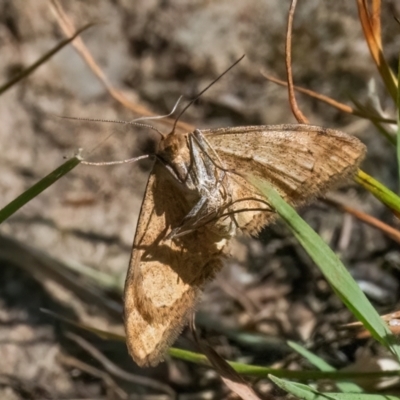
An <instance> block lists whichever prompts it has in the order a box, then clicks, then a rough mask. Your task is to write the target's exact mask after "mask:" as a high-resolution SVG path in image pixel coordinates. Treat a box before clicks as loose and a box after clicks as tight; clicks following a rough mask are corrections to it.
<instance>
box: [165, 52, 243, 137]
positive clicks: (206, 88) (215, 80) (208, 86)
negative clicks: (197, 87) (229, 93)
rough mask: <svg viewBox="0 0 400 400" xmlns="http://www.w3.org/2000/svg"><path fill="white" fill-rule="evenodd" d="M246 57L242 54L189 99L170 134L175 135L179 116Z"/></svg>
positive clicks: (180, 115) (177, 118)
mask: <svg viewBox="0 0 400 400" xmlns="http://www.w3.org/2000/svg"><path fill="white" fill-rule="evenodd" d="M244 57H245V54H243V55H242V57H240V58H239V59H238V60H236V61H235V62H234V63H233V64H232V65H231V66H230V67H229V68H228V69H226V70H225V71H224V72H223V73H222V74H221V75H220V76H218V77H217V78H216V79H214V80H213V81H212V82H211V83H210V84H209V85H207V86H206V87H205V88H204V89H203V90H202V91H201V92H200V93H198V94H197V95H196V97H194V98H193V99H192V100H190V101H189V103H188V104H187V105H186V106H185V107H184V108H183V110H182V111H181V112H180V113H179V114H178V116H177V117H176V120H175V122H174V125H173V126H172V131H171V133H170V135H173V134H174V132H175V128H176V125H177V123H178V121H179V118H180V117H182V115H183V113H184V112H185V111H186V110H187V109H188V108H189V107H190V106H191V105H192V104H193V103H194V102H195V101H196V100H197V99H199V97H200V96H201V95H202V94H203V93H204V92H206V91H207V90H208V89H209V88H210V87H211V86H212V85H214V83H216V82H218V81H219V80H220V79H221V78H222V77H223V76H224V75H225V74H227V73H228V72H229V71H230V70H231V69H232V68H233V67H235V66H236V64H239V62H240V61H242V60H243V58H244Z"/></svg>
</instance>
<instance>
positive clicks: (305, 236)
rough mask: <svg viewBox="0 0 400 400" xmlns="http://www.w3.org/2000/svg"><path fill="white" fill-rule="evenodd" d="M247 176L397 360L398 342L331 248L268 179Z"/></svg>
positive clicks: (334, 287)
mask: <svg viewBox="0 0 400 400" xmlns="http://www.w3.org/2000/svg"><path fill="white" fill-rule="evenodd" d="M247 179H248V180H249V182H250V183H252V184H253V185H254V186H255V187H256V188H258V189H259V190H260V192H261V193H262V194H263V195H264V196H265V197H266V198H267V199H268V202H269V203H270V204H271V205H272V207H273V208H274V209H275V210H276V211H277V213H278V214H279V216H280V217H281V218H282V219H283V220H284V221H285V222H286V223H287V225H288V226H289V228H290V229H291V231H292V232H293V234H294V235H295V237H296V238H297V240H298V241H299V242H300V244H301V245H302V247H303V248H304V249H305V250H306V251H307V253H308V254H309V256H310V257H311V258H312V260H313V261H314V262H315V263H316V264H317V266H318V267H319V269H320V270H321V272H322V273H323V274H324V276H325V278H326V279H327V280H328V282H329V283H330V285H331V287H332V288H333V290H334V291H335V293H336V294H337V295H338V296H339V298H340V299H341V300H342V302H343V303H344V304H345V305H346V307H347V308H348V309H349V310H350V311H351V312H352V313H353V314H354V315H355V317H356V318H357V319H358V320H359V321H361V322H362V323H363V324H364V326H365V327H366V328H367V329H368V330H369V331H370V332H371V335H372V336H373V337H374V338H375V339H376V340H377V341H379V342H380V343H381V344H382V345H384V346H385V347H387V348H389V349H390V350H391V352H392V353H393V354H395V355H396V356H397V358H398V359H399V360H400V346H399V344H397V340H396V338H395V337H394V336H393V335H392V333H391V332H390V330H389V328H388V327H387V326H386V324H385V323H384V322H383V321H382V319H381V318H380V316H379V314H378V313H377V312H376V310H375V309H374V307H373V306H372V305H371V303H370V302H369V301H368V299H367V298H366V296H365V294H364V293H363V292H362V291H361V289H360V288H359V286H358V285H357V283H356V282H355V281H354V279H353V278H352V277H351V275H350V273H349V272H348V271H347V269H346V268H345V267H344V265H343V264H342V263H341V261H340V260H339V258H338V257H337V256H336V254H335V253H334V252H333V251H332V250H331V248H330V247H329V246H328V245H327V244H326V243H325V242H324V241H323V240H322V239H321V237H320V236H319V235H318V234H317V233H316V232H315V231H314V230H313V229H312V228H311V227H310V226H309V225H307V223H306V222H305V221H304V220H303V219H302V218H301V217H300V216H299V215H298V214H297V213H296V211H295V210H294V209H293V208H292V207H291V206H289V205H288V204H287V203H286V202H285V201H284V200H283V199H282V198H281V196H280V195H279V194H278V193H277V192H276V190H275V189H274V188H273V187H272V186H271V185H270V184H269V183H268V182H266V181H262V180H260V179H257V178H255V177H251V176H248V177H247Z"/></svg>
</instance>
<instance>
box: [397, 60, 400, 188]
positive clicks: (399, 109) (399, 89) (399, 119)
mask: <svg viewBox="0 0 400 400" xmlns="http://www.w3.org/2000/svg"><path fill="white" fill-rule="evenodd" d="M397 81H398V82H400V54H399V67H398V80H397ZM397 168H398V171H399V172H398V179H399V182H400V85H399V86H398V87H397Z"/></svg>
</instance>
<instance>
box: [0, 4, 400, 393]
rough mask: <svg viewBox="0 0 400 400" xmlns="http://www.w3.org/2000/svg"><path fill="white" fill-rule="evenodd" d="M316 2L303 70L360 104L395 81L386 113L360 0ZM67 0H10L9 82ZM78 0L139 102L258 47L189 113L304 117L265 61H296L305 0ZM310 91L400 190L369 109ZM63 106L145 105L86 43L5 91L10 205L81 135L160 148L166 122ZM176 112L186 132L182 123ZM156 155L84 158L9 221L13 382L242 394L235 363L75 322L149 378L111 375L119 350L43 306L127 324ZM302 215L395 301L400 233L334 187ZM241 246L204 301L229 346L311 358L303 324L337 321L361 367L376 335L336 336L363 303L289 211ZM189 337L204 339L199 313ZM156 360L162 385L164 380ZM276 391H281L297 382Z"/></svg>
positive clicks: (8, 330) (212, 325)
mask: <svg viewBox="0 0 400 400" xmlns="http://www.w3.org/2000/svg"><path fill="white" fill-rule="evenodd" d="M299 3H300V4H299V5H298V8H297V11H296V16H295V23H294V31H293V54H292V57H293V74H294V79H295V83H296V84H298V85H299V86H303V87H307V88H309V89H312V90H315V91H317V92H319V93H322V94H325V95H327V96H331V97H333V98H335V99H337V100H339V101H341V102H343V103H347V104H352V103H351V99H356V100H359V101H361V100H362V101H363V102H364V101H366V99H368V98H371V97H374V98H379V99H380V102H381V107H382V109H383V110H384V112H385V113H386V115H388V116H392V117H393V115H394V114H393V112H394V110H393V109H391V108H390V107H391V103H390V101H389V99H388V98H386V94H385V92H384V90H383V88H382V87H381V83H380V80H379V78H378V74H377V71H376V67H375V65H374V64H373V62H372V61H371V59H370V55H369V50H368V47H367V45H366V43H365V41H364V38H363V34H362V29H361V27H360V24H359V21H358V16H357V7H356V3H355V2H350V1H336V2H321V1H316V0H304V1H301V2H299ZM54 4H55V3H53V2H51V1H45V0H36V1H34V2H26V1H23V0H13V1H7V0H3V1H0V54H1V56H0V76H1V80H2V82H5V81H7V80H8V79H10V78H11V77H12V76H14V75H15V74H16V73H17V72H18V71H21V70H22V69H23V68H26V67H27V66H29V65H30V64H32V63H33V62H34V61H36V60H37V59H38V58H39V57H40V56H42V55H43V54H44V53H45V52H46V51H48V50H49V49H50V48H52V47H53V46H55V45H56V44H57V43H58V42H59V41H61V40H62V39H63V38H64V37H65V36H64V33H63V31H62V29H61V27H60V24H59V17H57V15H56V14H55V13H54ZM61 4H62V6H63V8H64V12H65V13H66V15H67V16H68V17H69V18H70V19H71V21H73V23H74V25H75V27H76V28H79V27H81V26H83V25H85V24H87V23H89V22H97V23H98V24H97V25H96V26H94V27H92V28H90V29H89V30H87V31H85V32H84V33H83V34H82V35H81V37H82V39H83V41H84V43H85V44H86V46H87V48H88V51H89V52H90V53H91V54H92V56H93V58H94V59H95V60H96V62H97V63H98V65H99V67H100V68H101V70H102V71H103V73H104V74H105V75H106V76H107V78H108V80H109V82H110V83H111V84H112V86H113V87H114V88H116V89H117V90H119V91H120V92H121V93H123V95H124V96H126V98H127V99H129V101H130V102H131V103H132V104H136V105H138V108H137V110H138V109H139V106H141V107H143V109H148V110H151V111H153V112H154V113H155V114H160V115H162V114H168V113H169V112H170V111H171V109H172V108H173V106H174V104H175V103H176V101H177V99H178V98H179V96H181V95H183V96H184V97H185V98H186V99H188V98H191V97H193V96H194V95H195V94H196V93H198V92H199V91H200V90H201V89H202V88H204V87H205V86H206V85H207V84H208V83H210V81H212V80H213V79H215V78H216V77H217V76H218V75H219V74H220V73H221V72H223V71H224V70H225V69H226V68H228V67H229V66H230V65H231V64H232V63H233V62H234V61H235V60H237V59H238V58H239V57H240V56H241V55H243V54H245V55H246V57H245V59H244V60H243V61H242V62H241V63H239V65H238V66H236V67H235V68H234V69H233V70H232V71H231V72H229V74H228V75H227V76H225V77H224V78H223V79H222V80H220V81H219V82H218V83H217V84H215V85H214V86H213V87H212V88H211V89H210V90H208V91H207V92H206V93H205V94H204V95H203V96H202V97H201V99H200V100H199V101H197V102H196V103H195V104H194V105H193V106H192V107H191V108H190V109H189V110H188V111H187V112H186V113H185V115H184V117H183V118H182V120H183V121H184V122H187V123H189V124H192V125H194V126H196V127H197V128H200V129H201V128H209V127H222V126H238V125H257V124H279V123H295V122H296V121H295V119H294V118H293V116H292V114H291V111H290V107H289V104H288V100H287V92H286V89H285V88H282V87H279V86H277V85H275V84H273V83H270V82H267V80H266V79H265V78H264V77H263V76H262V75H261V74H260V70H265V71H267V72H268V73H269V74H271V75H273V76H276V77H279V78H281V79H285V66H284V47H285V46H284V44H285V33H286V19H287V12H288V8H289V2H288V1H279V0H268V1H266V0H265V1H259V0H248V1H246V2H243V1H239V0H225V1H224V0H221V1H209V0H208V1H207V0H197V1H193V0H191V1H188V0H179V1H168V0H150V1H149V0H146V1H145V0H138V1H135V2H131V1H126V0H114V1H102V2H98V1H92V0H88V1H85V2H77V1H75V2H67V1H64V2H61ZM52 7H53V8H52ZM382 7H383V8H382V29H383V43H384V49H385V55H386V57H387V60H388V62H389V64H390V65H391V66H392V68H393V69H394V70H396V69H397V67H396V66H397V63H398V53H399V49H400V30H399V25H398V24H397V22H396V21H395V19H394V18H393V16H394V15H397V16H399V15H400V3H399V2H397V1H394V0H393V1H386V2H384V4H383V5H382ZM297 99H298V102H299V104H300V107H301V109H302V111H303V112H304V113H305V115H307V117H308V118H309V119H310V122H311V123H312V124H315V125H322V126H326V127H330V128H337V129H340V130H342V131H345V132H348V133H350V134H353V135H356V136H357V137H358V138H360V139H361V140H362V141H363V142H364V143H365V144H366V145H367V146H368V156H367V159H366V161H365V162H364V164H363V169H365V170H366V171H367V172H368V173H370V174H372V175H373V176H374V177H375V178H377V179H379V180H380V181H382V182H383V183H384V184H386V185H387V186H388V187H389V188H391V189H392V190H397V187H396V180H397V177H396V168H397V167H396V163H395V149H394V148H391V147H390V146H389V145H388V144H387V142H386V141H385V139H384V138H382V137H381V136H380V135H379V134H378V133H377V131H376V130H375V128H374V127H373V126H372V125H371V124H370V123H369V122H368V121H367V120H363V119H360V118H356V117H353V116H349V115H346V114H343V113H340V112H339V111H337V110H335V109H333V108H330V107H328V106H327V105H324V104H321V103H319V102H318V101H316V100H315V99H311V98H309V97H306V96H304V95H300V94H299V95H298V96H297ZM60 116H72V117H77V118H95V119H98V118H100V119H118V120H126V121H129V120H132V119H134V118H137V117H140V116H142V115H141V114H140V112H136V113H135V112H133V111H132V110H129V109H128V108H126V107H124V106H123V105H121V103H119V102H117V101H115V99H113V98H112V97H111V96H110V94H109V91H108V90H107V89H106V87H105V86H104V85H103V84H102V83H101V82H100V81H99V79H98V78H97V77H96V76H95V74H94V73H93V71H92V70H91V69H90V68H89V67H88V65H87V63H85V62H84V61H83V60H82V58H81V57H80V55H79V54H78V53H77V52H76V51H75V49H74V48H73V47H72V46H67V47H66V48H64V49H63V50H62V51H61V52H60V53H58V54H56V55H55V56H54V57H53V58H51V60H49V61H48V62H47V63H46V64H45V65H43V66H41V67H40V68H39V69H38V70H37V71H36V72H35V73H34V74H32V75H31V76H30V77H29V78H27V79H26V80H24V81H22V82H21V83H19V84H18V85H16V86H14V87H13V88H11V89H10V90H9V91H7V92H6V93H5V94H3V95H2V96H1V97H0V143H1V148H2V154H1V157H0V168H1V173H0V193H1V200H0V207H3V206H4V205H6V204H8V203H9V202H10V201H11V200H13V199H14V198H15V197H16V196H18V195H19V194H20V193H22V192H23V191H24V190H26V189H27V188H29V187H30V186H31V185H32V184H34V183H35V182H37V181H38V180H39V179H41V178H42V177H43V176H45V175H46V174H48V173H50V172H51V171H52V170H54V169H55V168H56V167H57V166H59V165H60V164H61V163H63V162H64V158H65V157H67V158H68V157H71V156H73V155H74V154H76V152H77V151H78V149H83V152H84V154H86V156H87V159H89V160H91V161H107V160H123V159H126V158H130V157H135V156H138V155H141V154H146V153H151V152H152V151H154V149H155V139H156V138H157V136H156V135H154V133H151V132H148V131H147V130H143V129H137V128H135V127H133V126H130V127H129V126H128V127H127V126H125V125H117V124H110V123H94V122H87V121H72V120H66V119H62V118H60ZM160 126H161V127H160V129H163V130H164V131H165V132H168V127H167V126H165V125H164V126H162V125H160ZM150 169H151V162H150V161H143V162H142V161H141V162H138V163H136V164H133V165H132V164H130V165H122V166H115V167H90V166H84V165H80V166H78V167H77V168H75V169H74V170H73V171H72V172H71V173H69V174H68V175H66V176H65V177H64V178H62V179H61V180H60V181H58V182H57V183H55V184H54V185H53V186H52V187H50V188H49V189H48V190H46V191H45V192H43V193H42V194H41V195H40V196H38V197H37V198H35V199H34V200H33V201H31V202H30V203H29V204H27V205H26V206H25V207H24V208H23V209H21V210H20V211H19V212H17V213H16V214H15V215H14V216H13V217H12V218H10V219H8V220H7V221H6V222H5V223H3V224H2V225H1V227H0V234H1V241H0V264H1V268H0V354H1V357H2V362H1V363H0V395H1V398H2V399H18V398H96V399H97V398H98V399H100V398H101V399H103V398H104V399H108V398H110V399H111V398H123V394H124V393H129V394H130V395H131V398H144V399H145V398H152V399H153V398H160V399H161V398H170V397H171V396H172V395H171V393H168V390H169V389H171V388H172V389H171V390H173V391H175V392H176V393H178V394H179V395H180V397H179V398H191V399H193V398H208V399H212V398H216V399H219V398H228V397H227V396H228V393H229V392H228V391H227V389H226V388H225V387H224V386H223V385H222V384H221V382H220V380H219V378H218V376H217V374H216V373H215V372H213V371H211V370H209V369H206V368H205V367H199V366H196V365H190V364H187V363H184V362H183V361H178V360H175V361H171V360H169V361H168V362H167V363H164V364H162V365H161V366H159V367H158V368H155V369H149V370H140V369H139V368H137V367H136V366H135V365H134V363H133V362H132V361H131V360H130V358H129V357H128V355H127V354H126V350H125V346H124V344H122V343H116V342H110V341H101V340H100V339H98V338H96V337H94V336H90V335H89V334H87V333H84V332H82V331H79V330H75V331H76V332H78V333H79V338H81V337H83V336H85V335H86V336H87V339H89V341H90V343H91V345H92V346H94V347H95V348H96V349H98V351H100V352H101V353H102V354H105V355H106V356H107V357H108V359H109V360H112V362H113V363H116V364H118V365H119V366H120V367H121V368H123V369H125V370H126V371H128V372H129V374H131V375H132V376H134V377H136V378H138V381H135V380H134V379H131V380H129V379H124V376H123V374H122V375H121V374H120V375H118V374H117V375H113V374H111V376H112V377H113V378H112V379H111V380H110V379H108V378H109V375H108V374H110V373H109V371H108V370H107V368H106V367H105V366H104V363H102V362H101V361H99V358H98V357H96V356H95V355H94V354H93V353H90V352H89V353H88V352H87V350H85V349H84V347H83V346H82V344H79V343H78V341H79V338H78V339H76V337H75V336H71V335H70V336H68V335H67V332H68V331H71V330H74V328H73V327H71V326H70V325H68V324H64V323H62V322H61V321H58V320H57V319H55V318H54V317H51V316H49V315H46V314H44V313H43V312H41V311H40V309H41V308H45V309H50V310H52V311H54V312H56V313H57V314H59V315H62V316H64V317H68V318H71V319H73V320H76V321H78V320H80V321H83V322H84V323H86V324H89V325H91V326H95V327H97V328H99V329H106V330H112V331H114V332H118V333H121V334H122V333H123V329H122V326H121V320H122V318H121V288H122V286H123V281H124V278H125V274H126V270H127V267H128V262H129V255H130V248H131V244H132V241H133V235H134V231H135V225H136V221H137V216H138V213H139V209H140V204H141V200H142V196H143V192H144V188H145V184H146V180H147V177H148V173H149V171H150ZM335 196H336V198H338V199H340V200H341V201H343V202H345V203H347V204H351V205H353V206H354V207H356V208H359V209H362V210H363V211H365V212H367V213H369V214H371V215H374V216H375V217H378V218H379V219H381V220H383V221H386V222H388V223H391V224H393V223H395V222H394V221H393V217H392V216H391V214H390V213H389V212H388V211H387V210H386V209H385V208H384V207H383V206H382V205H381V204H380V203H378V202H377V201H376V200H374V199H373V198H372V197H371V196H370V195H369V194H367V193H366V192H365V191H364V190H362V189H361V188H359V187H357V186H356V185H355V184H354V183H351V182H350V183H346V184H345V185H344V187H343V188H342V189H341V190H339V191H338V192H337V193H336V194H335ZM302 215H303V216H304V218H305V219H306V220H307V221H308V222H309V223H310V224H311V225H312V226H313V227H314V229H316V230H317V231H318V233H319V234H320V235H321V236H322V237H323V238H324V239H325V240H326V241H327V242H328V243H329V244H330V246H331V247H332V248H333V249H334V250H335V251H337V252H338V253H339V255H340V257H341V259H342V260H343V262H344V263H345V265H347V266H348V268H349V269H350V271H351V272H352V274H353V276H354V277H355V278H356V279H357V280H358V282H359V283H360V285H361V286H362V288H363V289H364V290H365V292H366V293H367V295H368V296H369V298H370V299H371V300H372V301H373V303H374V305H375V306H376V307H377V308H378V311H379V312H381V313H384V312H387V311H391V310H395V309H396V305H397V304H398V300H399V277H400V275H399V267H400V252H399V249H398V245H396V244H395V242H394V241H392V240H391V239H388V238H387V237H385V236H384V235H383V234H382V233H381V232H380V231H377V230H375V229H373V228H371V227H369V226H366V225H364V224H362V223H361V222H359V221H357V220H355V219H354V218H353V217H351V216H349V215H345V214H343V213H341V212H339V211H337V210H335V209H333V208H329V207H328V206H327V205H325V204H323V203H321V202H317V203H315V204H313V205H311V206H309V207H307V208H304V209H303V210H302ZM397 226H398V223H397ZM233 253H234V256H235V257H234V258H232V259H231V260H229V261H228V262H227V266H226V268H225V269H224V270H223V271H222V272H221V274H220V276H219V277H218V278H217V279H216V280H215V281H214V282H212V283H210V284H209V285H208V287H207V289H206V291H205V294H204V297H203V302H202V303H201V304H200V305H199V307H198V313H197V324H198V328H199V329H200V330H201V332H202V334H203V335H204V337H206V338H207V339H208V340H209V341H210V343H211V344H212V345H213V347H214V348H215V349H216V350H217V351H218V352H219V353H220V354H221V355H222V356H224V357H226V358H228V359H232V360H234V359H235V360H239V361H242V362H246V363H252V364H259V365H272V364H273V363H274V362H280V363H281V364H279V365H280V366H282V365H289V364H290V362H295V361H293V360H290V359H289V361H288V358H287V357H288V356H289V354H290V351H289V350H288V348H287V347H286V344H285V341H286V340H287V339H291V340H295V341H298V342H307V341H308V342H309V341H310V340H313V341H315V343H318V340H322V339H323V340H328V341H329V340H330V341H332V340H333V342H334V343H333V344H332V343H330V344H324V345H321V346H320V347H319V348H318V351H320V352H321V355H323V356H324V357H326V358H327V359H329V361H330V362H331V363H332V364H333V365H335V366H337V367H343V366H345V365H348V364H351V363H353V362H354V361H355V360H356V358H357V357H356V356H357V351H359V349H360V348H361V349H364V350H365V347H366V346H367V347H368V345H366V343H365V342H354V341H350V342H345V343H340V342H338V341H335V340H334V339H335V338H336V336H337V330H336V328H335V326H337V324H339V323H346V322H349V321H352V317H351V315H350V313H349V312H348V311H347V310H346V309H344V307H343V306H342V304H341V303H340V302H339V300H337V299H336V298H335V296H334V295H333V293H332V292H331V290H330V288H329V286H328V285H327V283H326V282H325V280H324V279H323V278H322V276H321V275H320V273H319V272H318V270H317V269H316V268H315V267H314V266H313V264H312V262H311V261H310V260H309V259H308V257H307V256H306V254H305V253H304V251H303V250H302V249H301V248H300V246H299V245H298V244H297V243H296V241H295V240H294V238H293V237H292V236H291V235H290V234H289V233H288V231H287V229H286V228H285V227H284V226H283V224H280V223H277V224H275V225H274V226H273V227H268V228H266V229H265V231H263V232H262V233H261V234H260V237H259V238H257V239H250V238H246V239H238V241H237V242H235V244H234V246H233ZM86 336H85V337H86ZM177 345H179V346H180V347H184V348H187V349H191V350H194V351H195V350H196V348H195V347H194V345H193V343H192V341H191V340H190V334H188V332H186V331H185V332H184V333H183V335H182V337H181V338H180V339H179V342H178V343H177ZM283 360H285V361H283ZM80 362H82V363H83V364H84V365H83V364H80ZM110 362H111V361H110ZM285 363H286V364H285ZM88 366H89V367H88ZM108 366H109V365H108ZM90 367H92V368H93V369H90ZM96 371H97V372H96ZM104 371H106V372H104ZM107 371H108V372H107ZM135 374H136V375H135ZM107 377H108V378H107ZM143 377H145V378H152V379H154V380H155V381H154V382H156V383H158V384H159V386H158V387H157V385H156V387H152V386H151V385H148V384H147V383H148V382H147V381H146V380H145V379H143ZM125 378H126V376H125ZM110 382H111V383H110ZM146 382H147V383H146ZM152 382H153V381H152ZM163 385H168V386H167V389H168V390H167V389H166V388H165V387H164V386H163ZM256 385H257V389H258V390H259V391H260V392H261V393H268V392H269V391H270V390H271V386H270V384H269V383H268V382H267V381H262V380H261V381H259V382H257V384H256ZM121 388H122V389H121ZM157 393H158V397H157V396H156V394H157ZM160 393H161V394H160ZM275 395H276V396H278V397H277V398H279V392H276V393H275ZM29 396H30V397H29ZM118 396H119V397H118ZM151 396H153V397H151ZM168 396H169V397H168ZM207 396H208V397H207ZM282 396H283V395H282Z"/></svg>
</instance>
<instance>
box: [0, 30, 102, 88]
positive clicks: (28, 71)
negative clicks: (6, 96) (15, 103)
mask: <svg viewBox="0 0 400 400" xmlns="http://www.w3.org/2000/svg"><path fill="white" fill-rule="evenodd" d="M93 25H95V24H93V23H92V24H87V25H85V26H83V27H82V28H80V29H78V30H77V31H76V32H75V33H74V34H73V35H72V36H71V37H70V38H68V39H65V40H63V41H62V42H60V43H59V44H58V45H57V46H55V47H53V48H52V49H51V50H50V51H48V52H47V53H46V54H44V55H43V56H42V57H40V58H39V59H38V60H37V61H35V62H34V63H33V64H32V65H30V66H29V67H28V68H25V69H24V70H23V71H21V72H20V73H19V74H17V75H16V76H14V77H13V78H11V79H10V80H9V81H8V82H6V83H5V84H3V85H2V86H0V95H1V94H3V93H4V92H5V91H6V90H8V89H10V88H11V87H12V86H14V85H15V84H16V83H18V82H19V81H20V80H22V79H24V78H26V77H27V76H29V75H30V74H31V73H32V72H34V71H35V70H36V69H37V68H38V67H40V66H41V65H42V64H44V63H45V62H46V61H47V60H48V59H50V58H51V57H52V56H54V54H56V53H57V52H59V51H60V50H61V49H62V48H63V47H65V46H66V45H67V44H69V43H70V42H72V41H73V40H74V39H75V38H76V37H77V36H78V35H80V34H81V33H82V32H83V31H85V30H86V29H88V28H90V27H91V26H93Z"/></svg>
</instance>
